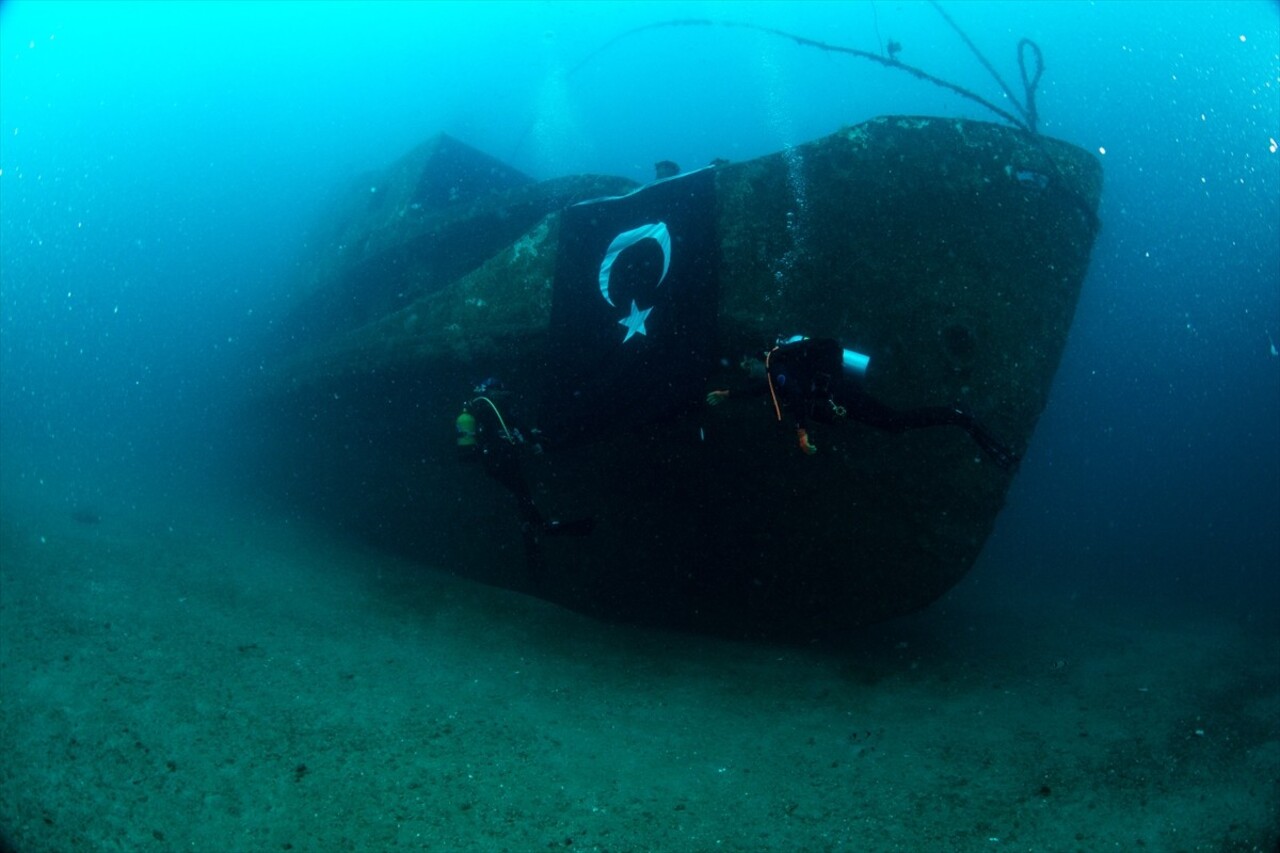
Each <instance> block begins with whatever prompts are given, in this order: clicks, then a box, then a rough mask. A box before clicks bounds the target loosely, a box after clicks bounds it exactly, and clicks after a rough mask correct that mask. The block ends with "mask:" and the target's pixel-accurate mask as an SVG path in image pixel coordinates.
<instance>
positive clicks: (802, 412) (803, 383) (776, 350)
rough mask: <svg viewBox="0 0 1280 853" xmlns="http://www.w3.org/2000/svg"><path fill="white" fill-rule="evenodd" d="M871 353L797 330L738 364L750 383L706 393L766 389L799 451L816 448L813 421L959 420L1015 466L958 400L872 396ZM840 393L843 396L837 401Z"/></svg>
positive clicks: (719, 396)
mask: <svg viewBox="0 0 1280 853" xmlns="http://www.w3.org/2000/svg"><path fill="white" fill-rule="evenodd" d="M869 362H870V358H869V357H868V356H865V355H863V354H862V353H858V352H854V351H852V350H847V349H844V348H843V347H842V346H841V345H840V343H839V342H838V341H836V340H834V339H832V338H807V337H804V336H803V335H793V336H791V337H789V338H779V339H778V341H777V343H776V345H775V346H774V347H773V349H771V350H769V351H768V352H767V353H765V356H764V360H763V361H762V360H760V359H758V358H754V357H751V356H748V357H746V358H744V359H743V360H742V363H741V364H740V365H739V366H740V367H741V368H742V369H743V370H744V371H745V372H746V374H747V377H748V384H747V386H746V387H745V388H742V389H740V390H737V391H731V390H728V389H725V390H716V391H712V392H711V393H709V394H707V403H708V405H712V406H715V405H718V404H720V403H722V402H724V401H725V400H727V399H729V397H730V396H761V395H763V394H765V393H767V394H768V395H769V397H770V399H771V400H772V402H773V410H774V414H775V415H776V416H777V418H778V420H779V421H781V420H782V419H783V414H784V413H786V414H788V415H790V416H791V419H792V421H793V422H794V423H795V428H796V440H797V442H798V444H799V446H800V450H801V452H803V453H805V454H806V455H813V454H814V453H817V452H818V448H817V447H816V446H815V445H814V444H813V442H812V441H811V440H810V438H809V424H810V423H811V422H813V421H819V422H822V423H835V422H838V421H842V420H845V419H846V418H852V419H854V420H856V421H859V422H861V423H864V424H867V425H868V426H871V427H875V428H876V429H882V430H886V431H888V432H893V433H901V432H905V431H907V430H911V429H921V428H923V427H935V426H957V427H960V428H961V429H963V430H964V431H965V432H967V433H969V436H970V437H971V438H972V439H973V440H974V442H975V443H976V444H977V445H978V446H979V447H980V448H982V450H983V451H984V452H985V453H986V454H987V456H989V457H990V458H991V461H993V462H995V463H996V464H997V465H999V466H1000V467H1001V468H1006V469H1009V468H1016V467H1017V465H1018V462H1019V461H1020V460H1019V457H1018V455H1017V454H1016V453H1015V452H1014V451H1013V450H1012V448H1010V447H1009V446H1008V445H1006V444H1004V443H1002V442H1001V441H999V440H998V439H997V438H996V437H995V436H994V435H992V434H991V432H990V431H989V430H988V429H987V428H986V427H985V426H983V425H982V424H981V423H980V422H979V421H978V419H977V418H975V417H974V416H973V415H972V414H971V413H970V412H968V411H967V410H965V409H963V408H961V407H959V406H926V407H923V408H918V409H907V410H905V411H900V410H898V409H894V408H892V407H890V406H887V405H885V404H884V403H882V402H880V401H879V400H877V399H876V398H874V397H872V396H871V395H870V394H869V393H868V392H867V391H866V390H864V389H863V388H862V387H861V383H860V382H859V381H858V380H861V379H862V378H863V377H865V376H866V371H867V365H868V363H869ZM837 396H838V397H839V398H840V400H841V402H837Z"/></svg>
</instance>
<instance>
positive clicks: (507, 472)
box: [454, 379, 595, 584]
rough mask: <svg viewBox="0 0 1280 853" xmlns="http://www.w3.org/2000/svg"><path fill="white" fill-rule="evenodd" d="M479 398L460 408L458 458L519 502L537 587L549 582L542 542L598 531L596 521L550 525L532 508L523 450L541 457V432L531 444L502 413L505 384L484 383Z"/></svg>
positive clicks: (533, 432) (477, 389) (550, 521)
mask: <svg viewBox="0 0 1280 853" xmlns="http://www.w3.org/2000/svg"><path fill="white" fill-rule="evenodd" d="M474 393H475V395H476V396H475V397H474V398H472V399H471V400H469V401H467V402H466V403H464V404H463V406H462V412H461V414H459V415H458V417H457V419H456V420H455V421H454V427H455V428H456V430H457V434H458V439H457V441H458V456H459V458H460V459H462V460H463V461H469V462H470V461H477V460H478V461H479V462H480V464H481V465H483V466H484V471H485V473H486V474H488V475H489V476H490V477H492V478H493V479H494V480H496V481H497V482H498V483H499V484H501V485H502V486H503V487H504V488H505V489H507V491H509V492H511V494H512V495H514V496H515V499H516V514H517V516H518V518H519V519H520V535H521V538H522V539H523V540H524V550H525V557H526V561H527V563H528V565H529V571H530V574H531V575H532V577H533V580H534V582H535V583H536V584H541V583H542V581H543V579H544V578H545V576H546V572H545V563H544V561H543V558H542V551H541V548H540V543H541V538H542V537H543V536H554V535H568V536H584V535H586V534H588V533H590V532H591V531H592V529H594V527H595V520H594V519H592V518H579V519H573V520H570V521H560V520H557V519H549V518H546V517H544V516H543V514H542V513H541V512H540V511H539V510H538V508H537V506H535V505H534V502H533V493H532V492H531V491H530V489H529V483H528V481H527V480H526V479H525V476H524V467H523V463H522V457H523V456H524V453H525V448H526V447H529V448H530V449H531V450H532V452H533V453H535V454H536V453H541V452H542V446H541V444H540V443H539V437H540V436H539V433H538V431H537V430H536V429H535V430H531V431H530V436H529V439H528V440H526V438H525V436H524V434H523V433H521V432H520V430H519V429H518V428H517V427H515V426H514V425H509V424H508V423H507V421H506V419H505V418H503V416H502V412H501V411H499V409H498V406H497V404H496V403H495V402H494V401H493V399H492V398H493V397H498V396H500V395H501V394H502V393H503V388H502V383H500V382H499V381H497V380H496V379H486V380H485V381H484V382H482V383H480V384H479V385H477V386H476V387H475V388H474Z"/></svg>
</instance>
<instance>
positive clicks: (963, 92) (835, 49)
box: [565, 13, 1039, 133]
mask: <svg viewBox="0 0 1280 853" xmlns="http://www.w3.org/2000/svg"><path fill="white" fill-rule="evenodd" d="M944 14H945V13H944ZM669 27H730V28H734V29H742V30H753V31H755V32H758V33H764V34H766V35H771V36H776V37H778V38H783V39H787V40H789V41H793V42H795V43H796V44H798V45H800V46H801V47H813V48H817V49H818V50H824V51H827V52H828V53H842V54H845V55H846V56H856V57H858V58H860V59H866V60H870V61H871V62H874V63H876V64H877V65H882V66H884V67H885V68H893V69H896V70H898V71H905V72H906V73H907V74H910V75H911V76H913V77H916V78H917V79H920V80H924V81H926V82H928V83H932V84H933V85H935V86H941V87H942V88H944V89H948V90H950V91H952V92H955V93H956V94H957V95H960V96H961V97H962V98H968V99H969V100H971V101H973V102H974V103H976V104H979V105H981V106H983V107H985V108H987V109H988V110H990V111H991V112H993V113H995V114H996V115H998V116H1000V118H1002V119H1004V120H1005V121H1007V122H1009V123H1010V124H1012V125H1014V126H1015V127H1019V128H1021V129H1023V130H1026V131H1029V132H1032V133H1034V132H1035V130H1034V128H1032V127H1030V126H1028V124H1027V122H1026V121H1025V120H1023V119H1021V118H1019V117H1017V116H1015V115H1013V114H1012V113H1010V112H1008V111H1007V110H1003V109H1001V108H1000V107H997V106H996V105H995V104H993V103H991V102H990V101H988V100H987V99H986V98H984V97H982V96H981V95H978V94H975V93H974V92H971V91H969V90H968V89H966V88H964V87H963V86H960V85H958V84H956V83H952V82H950V81H949V80H943V79H942V78H941V77H938V76H936V75H933V74H930V73H929V72H927V71H925V70H924V69H923V68H917V67H915V66H914V65H907V64H906V63H905V62H902V61H901V60H899V59H897V58H896V54H890V56H889V57H884V56H880V55H878V54H875V53H871V52H870V51H866V50H859V49H858V48H856V47H845V46H843V45H838V44H828V43H827V42H824V41H819V40H818V39H811V38H808V37H806V36H800V35H796V34H795V33H789V32H787V31H785V30H779V29H776V28H774V27H766V26H762V25H761V24H749V23H747V22H745V21H713V20H710V19H707V18H681V19H677V20H674V21H659V22H658V23H654V24H645V25H644V26H641V27H636V28H635V29H631V30H627V31H626V32H625V33H620V34H619V35H616V36H614V37H613V38H612V39H610V40H609V41H607V42H606V43H605V44H603V45H601V46H600V47H599V48H597V49H596V50H594V51H592V52H591V54H590V55H588V56H587V57H586V58H585V59H583V60H582V61H581V62H579V63H578V64H577V65H575V66H574V67H573V68H572V69H570V71H569V73H568V74H566V75H565V79H568V78H570V77H572V76H573V75H574V74H577V73H578V72H579V71H581V70H582V69H583V68H584V67H586V66H587V65H589V64H591V62H592V60H594V59H595V58H596V57H597V56H599V55H600V54H602V53H604V52H605V51H607V50H609V49H610V48H611V47H613V46H614V45H615V44H617V43H618V42H620V41H622V40H623V39H627V38H631V37H632V36H635V35H639V34H640V33H643V32H648V31H649V30H656V29H665V28H669ZM966 41H967V39H966ZM970 44H971V43H970ZM1037 55H1039V49H1038V48H1037ZM983 62H984V63H985V62H986V60H985V59H984V60H983ZM986 64H987V66H988V70H990V71H991V72H992V73H993V74H995V69H993V68H991V67H990V63H986ZM995 76H996V81H997V82H998V83H1000V85H1001V87H1002V88H1004V90H1005V93H1006V94H1008V92H1009V90H1008V88H1007V87H1005V86H1004V83H1003V82H1002V81H1000V77H999V75H998V74H997V75H995ZM1036 80H1037V81H1038V80H1039V75H1037V76H1036ZM1009 97H1010V99H1011V100H1013V101H1014V103H1015V104H1017V99H1016V98H1013V96H1012V95H1009ZM1017 107H1018V110H1019V112H1023V113H1024V114H1025V110H1024V109H1023V107H1022V105H1021V104H1017Z"/></svg>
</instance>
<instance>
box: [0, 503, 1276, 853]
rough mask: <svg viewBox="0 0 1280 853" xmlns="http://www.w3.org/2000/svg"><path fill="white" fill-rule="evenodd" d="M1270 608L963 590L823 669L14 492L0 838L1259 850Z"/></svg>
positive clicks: (224, 526)
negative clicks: (1235, 610) (1238, 612)
mask: <svg viewBox="0 0 1280 853" xmlns="http://www.w3.org/2000/svg"><path fill="white" fill-rule="evenodd" d="M1278 621H1280V620H1275V619H1267V618H1263V617H1259V618H1257V619H1256V620H1250V619H1241V618H1229V617H1227V616H1225V615H1214V614H1212V613H1209V614H1204V613H1201V614H1199V615H1193V614H1187V613H1186V612H1182V613H1171V612H1167V611H1166V612H1157V611H1156V610H1155V609H1154V608H1152V609H1146V610H1143V609H1137V608H1134V607H1132V606H1119V605H1117V604H1116V603H1115V602H1110V603H1104V602H1100V601H1092V602H1086V601H1083V600H1081V599H1080V598H1077V597H1071V596H1065V597H1062V598H1060V599H1051V598H1046V599H1044V600H1040V601H1037V602H1022V603H1019V604H1016V605H1015V604H1013V603H1009V602H1003V603H1000V602H992V601H987V600H983V598H982V597H981V596H978V595H974V594H972V593H970V594H968V595H966V594H965V593H964V592H963V589H962V590H961V591H958V593H957V594H956V595H953V596H949V597H948V598H947V599H946V600H944V601H943V602H940V603H939V604H938V605H936V606H935V607H933V608H931V609H930V610H929V611H927V612H925V613H923V614H920V615H919V616H917V617H913V618H910V619H905V620H899V621H898V622H895V623H891V624H889V625H884V626H880V627H879V628H876V629H874V630H872V631H869V632H866V633H864V634H862V635H859V636H857V637H854V638H851V639H850V641H849V642H848V643H847V644H845V645H842V646H841V647H840V648H830V647H827V648H819V647H806V648H796V647H789V646H774V645H765V644H744V643H732V642H727V641H723V640H717V639H710V638H705V637H697V636H689V635H683V634H674V633H668V632H663V631H655V630H641V629H638V628H633V627H621V626H614V625H606V624H601V623H599V622H597V621H594V620H592V619H589V618H586V617H583V616H580V615H577V614H574V613H570V612H566V611H564V610H561V609H559V608H557V607H555V606H552V605H549V604H546V603H544V602H541V601H538V600H536V599H532V598H528V597H526V596H522V595H519V594H516V593H511V592H507V591H503V590H497V589H492V588H488V587H484V586H480V585H476V584H473V583H470V582H467V581H463V580H459V579H456V578H453V577H450V576H449V575H446V574H440V573H434V572H431V571H428V570H426V569H423V568H422V567H420V566H415V565H410V564H407V563H405V562H403V561H399V560H397V559H395V558H392V557H388V556H386V555H384V554H379V553H377V552H374V551H371V550H369V549H367V548H365V547H362V546H359V545H356V544H353V543H351V542H349V541H346V540H343V539H342V538H340V537H337V536H334V535H333V534H331V533H329V532H327V531H325V530H322V529H317V528H315V527H313V526H307V525H306V524H304V523H302V522H300V521H298V520H296V519H295V520H290V519H288V518H286V517H284V516H283V515H281V514H278V513H272V512H269V511H262V512H258V513H256V514H255V513H251V512H249V511H246V510H245V509H244V508H243V507H239V508H237V509H236V510H234V511H231V512H225V511H218V512H214V511H209V510H205V511H202V512H198V513H195V512H187V513H184V512H181V511H178V510H175V509H174V508H172V507H169V508H167V509H165V510H154V509H153V510H149V511H144V510H140V509H137V508H133V509H129V508H120V509H118V510H116V511H114V512H112V513H104V514H103V517H102V518H101V519H95V518H92V517H86V516H85V515H84V514H83V513H82V517H81V518H80V519H79V520H76V519H75V518H73V517H72V513H71V512H69V511H68V508H67V507H65V506H61V505H53V504H49V505H44V504H42V503H41V502H40V501H38V500H32V501H26V500H24V499H23V497H22V496H21V495H17V496H15V494H14V493H13V492H12V491H10V493H9V494H7V495H5V499H4V504H3V513H0V712H2V714H0V755H3V758H2V759H0V834H2V835H3V838H4V841H5V844H6V845H7V846H8V847H10V848H12V849H13V850H15V851H18V853H28V851H30V853H36V851H76V850H127V851H146V850H156V851H164V850H196V851H285V850H302V851H310V850H317V851H342V850H392V849H408V850H440V851H471V850H477V851H501V850H509V851H537V850H542V851H545V850H556V849H564V850H570V849H571V850H590V851H651V850H671V851H712V850H740V851H765V850H784V851H824V850H851V851H853V850H856V851H920V850H939V851H945V850H957V851H970V850H974V851H979V850H980V851H1002V850H1020V851H1023V850H1026V851H1072V850H1082V851H1094V850H1125V851H1132V850H1144V849H1145V850H1153V851H1165V850H1168V851H1182V850H1187V851H1193V850H1208V851H1254V850H1260V851H1266V853H1273V851H1275V850H1277V849H1278V847H1277V845H1278V843H1280V805H1278V804H1280V653H1278V651H1280V627H1278V626H1277V624H1276V623H1277V622H1278ZM1260 623H1266V624H1260Z"/></svg>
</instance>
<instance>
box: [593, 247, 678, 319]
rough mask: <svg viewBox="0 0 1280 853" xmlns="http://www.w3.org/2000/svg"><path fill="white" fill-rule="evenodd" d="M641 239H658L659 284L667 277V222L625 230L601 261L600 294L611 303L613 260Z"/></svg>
mask: <svg viewBox="0 0 1280 853" xmlns="http://www.w3.org/2000/svg"><path fill="white" fill-rule="evenodd" d="M641 240H656V241H657V243H658V247H659V248H660V249H662V275H661V276H660V277H659V278H658V284H662V282H663V280H664V279H666V277H667V270H668V269H670V268H671V234H670V233H668V231H667V223H665V222H651V223H649V224H647V225H641V226H640V227H638V228H632V229H631V230H630V231H623V232H622V233H621V234H619V235H618V236H617V237H614V238H613V242H612V243H610V244H609V251H607V252H605V255H604V260H603V261H601V263H600V295H601V296H603V297H604V301H605V302H608V303H609V304H610V305H613V300H612V299H610V298H609V275H610V274H611V273H612V272H613V262H614V261H615V260H616V259H617V257H618V255H620V254H622V253H623V252H624V251H626V250H627V249H628V248H630V247H631V246H634V245H635V244H636V243H639V242H640V241H641ZM655 286H656V285H655ZM628 337H630V335H628Z"/></svg>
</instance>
